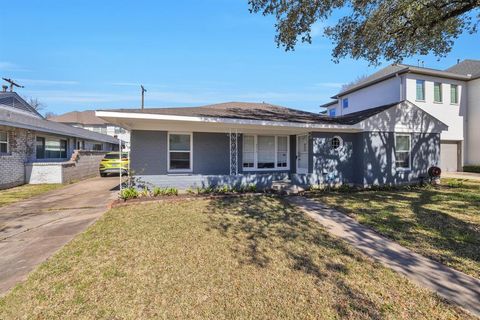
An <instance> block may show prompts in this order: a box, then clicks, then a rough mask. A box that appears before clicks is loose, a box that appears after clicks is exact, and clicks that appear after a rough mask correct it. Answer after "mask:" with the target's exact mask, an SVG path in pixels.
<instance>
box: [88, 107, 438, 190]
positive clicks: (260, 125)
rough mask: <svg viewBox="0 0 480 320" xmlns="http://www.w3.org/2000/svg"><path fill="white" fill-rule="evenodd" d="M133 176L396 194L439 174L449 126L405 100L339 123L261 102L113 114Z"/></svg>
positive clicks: (187, 183)
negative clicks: (391, 189) (385, 188)
mask: <svg viewBox="0 0 480 320" xmlns="http://www.w3.org/2000/svg"><path fill="white" fill-rule="evenodd" d="M96 114H97V116H98V117H101V118H103V119H105V120H106V121H108V122H110V123H115V124H117V125H119V126H121V127H124V128H127V129H128V130H131V155H130V157H131V158H130V167H131V170H132V174H133V175H134V176H135V177H136V178H137V179H139V180H140V181H143V182H145V183H148V184H150V185H156V186H175V187H179V188H188V187H192V186H193V187H194V186H217V185H239V184H251V183H254V184H256V185H257V186H258V187H269V186H271V185H272V182H274V181H278V180H285V181H290V182H291V183H292V184H296V185H301V186H308V185H326V184H327V185H333V184H335V185H337V184H349V185H358V186H367V185H396V184H405V183H415V182H417V181H419V179H422V178H423V177H426V176H427V171H428V169H429V168H430V167H432V166H438V164H439V157H440V132H442V130H446V129H447V126H446V125H445V124H444V123H442V122H441V121H439V120H438V119H436V118H434V117H433V116H431V115H430V114H428V113H426V112H425V111H423V110H422V109H420V108H419V107H417V106H416V105H415V104H413V103H411V102H409V101H402V102H399V103H394V104H389V105H385V106H381V107H377V108H373V109H368V110H365V111H361V112H357V113H352V114H349V115H346V116H342V117H335V118H332V117H328V116H325V115H320V114H316V113H310V112H305V111H300V110H295V109H290V108H284V107H280V106H275V105H271V104H266V103H241V102H229V103H221V104H215V105H207V106H202V107H185V108H155V109H116V110H103V111H97V113H96Z"/></svg>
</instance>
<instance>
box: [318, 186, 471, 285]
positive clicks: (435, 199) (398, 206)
mask: <svg viewBox="0 0 480 320" xmlns="http://www.w3.org/2000/svg"><path fill="white" fill-rule="evenodd" d="M475 191H477V190H476V189H475V190H470V189H462V190H456V189H451V188H447V187H442V188H441V189H439V190H436V189H432V190H430V189H425V190H410V191H380V192H378V191H363V192H358V193H355V192H353V193H330V194H328V193H326V194H324V195H325V196H333V197H335V199H334V205H333V207H335V208H336V209H338V210H340V211H343V212H345V213H346V214H348V215H350V216H353V217H356V218H357V219H358V218H359V217H360V216H361V217H362V223H363V224H365V225H367V226H369V227H372V228H373V229H375V230H376V231H378V232H379V233H381V234H383V235H385V236H387V237H389V238H391V239H393V240H398V241H402V243H404V244H406V243H409V244H411V245H413V246H414V247H416V248H418V249H420V250H421V253H422V254H423V255H425V256H427V257H429V258H432V259H434V260H437V261H440V262H442V263H446V264H461V263H462V261H461V260H462V259H467V260H471V261H472V262H474V263H477V264H478V263H480V226H479V225H478V224H475V223H469V222H468V221H464V220H461V219H459V218H456V217H455V216H453V215H452V214H451V213H452V212H457V213H461V214H464V215H469V212H470V213H472V214H480V202H479V201H478V197H479V196H478V195H476V194H472V193H470V192H475ZM314 197H316V198H318V199H319V200H320V201H321V200H322V194H318V195H315V196H314ZM359 203H362V205H361V206H359V205H358V204H359ZM354 204H355V207H352V206H353V205H354ZM433 205H438V206H439V207H438V208H432V206H433ZM409 211H410V212H411V214H408V212H409ZM431 248H435V250H431ZM470 271H471V272H470V274H472V275H474V276H476V277H477V278H478V277H479V276H480V270H479V269H478V268H477V269H476V270H475V269H472V270H470Z"/></svg>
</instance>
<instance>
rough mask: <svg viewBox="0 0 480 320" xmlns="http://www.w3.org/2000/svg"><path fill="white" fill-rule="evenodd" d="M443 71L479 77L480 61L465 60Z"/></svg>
mask: <svg viewBox="0 0 480 320" xmlns="http://www.w3.org/2000/svg"><path fill="white" fill-rule="evenodd" d="M445 71H448V72H453V73H458V74H462V75H468V74H470V75H472V77H476V76H480V60H472V59H466V60H463V61H462V62H460V63H457V64H456V65H453V66H451V67H450V68H448V69H445Z"/></svg>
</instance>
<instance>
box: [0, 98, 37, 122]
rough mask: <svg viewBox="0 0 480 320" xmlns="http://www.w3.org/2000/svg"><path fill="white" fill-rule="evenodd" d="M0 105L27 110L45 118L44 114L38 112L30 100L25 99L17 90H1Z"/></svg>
mask: <svg viewBox="0 0 480 320" xmlns="http://www.w3.org/2000/svg"><path fill="white" fill-rule="evenodd" d="M0 105H4V106H8V107H11V108H16V109H19V110H22V111H26V112H29V113H32V114H34V115H36V116H37V117H40V118H43V116H42V115H41V114H40V113H38V111H37V110H35V109H34V108H33V107H32V106H31V105H29V104H28V102H26V101H25V100H23V98H22V97H20V96H19V95H18V94H17V93H16V92H0Z"/></svg>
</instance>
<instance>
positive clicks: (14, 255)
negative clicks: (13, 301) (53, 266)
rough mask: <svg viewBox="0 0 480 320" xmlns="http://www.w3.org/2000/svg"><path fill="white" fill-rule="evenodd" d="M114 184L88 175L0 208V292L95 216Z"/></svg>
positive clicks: (114, 179)
mask: <svg viewBox="0 0 480 320" xmlns="http://www.w3.org/2000/svg"><path fill="white" fill-rule="evenodd" d="M118 184H119V179H118V177H111V178H92V179H88V180H84V181H81V182H78V183H74V184H71V185H68V186H66V187H64V188H61V189H58V190H54V191H51V192H48V193H45V194H42V195H39V196H36V197H33V198H30V199H28V200H25V201H21V202H17V203H14V204H11V205H9V206H5V207H0V295H3V294H5V293H6V292H7V291H8V290H9V289H11V288H12V287H13V286H14V285H15V284H16V283H17V282H19V281H23V280H25V279H26V277H27V275H28V273H29V272H30V271H32V270H33V269H34V268H35V267H36V266H37V265H38V264H39V263H41V262H43V261H45V260H46V259H48V258H49V257H50V256H51V255H52V254H53V253H55V252H56V251H57V250H58V249H60V248H61V247H63V246H64V245H65V244H66V243H67V242H69V241H70V240H71V239H73V237H75V236H76V235H77V234H78V233H80V232H82V231H84V230H85V229H86V228H87V227H88V226H89V225H91V224H92V223H93V222H94V221H95V220H96V219H97V218H99V217H100V216H101V215H102V214H103V213H104V212H105V211H106V210H107V206H108V204H109V203H110V202H111V201H112V200H114V199H115V198H116V191H113V189H114V188H115V187H117V186H118Z"/></svg>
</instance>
